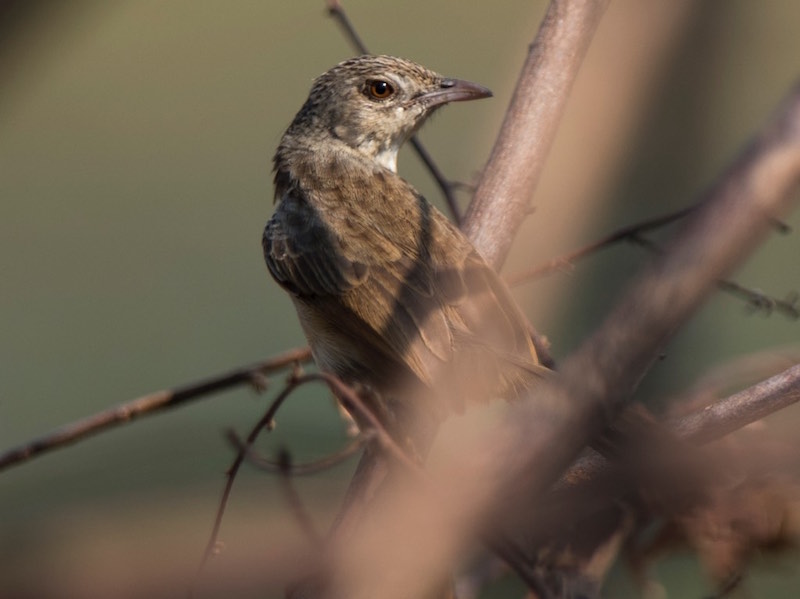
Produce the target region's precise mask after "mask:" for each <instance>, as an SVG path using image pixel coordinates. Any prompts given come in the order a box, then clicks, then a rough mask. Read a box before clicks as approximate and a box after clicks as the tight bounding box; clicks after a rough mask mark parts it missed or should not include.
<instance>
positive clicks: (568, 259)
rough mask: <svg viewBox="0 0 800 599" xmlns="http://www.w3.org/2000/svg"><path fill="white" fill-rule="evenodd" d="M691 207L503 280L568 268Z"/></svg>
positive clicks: (512, 283)
mask: <svg viewBox="0 0 800 599" xmlns="http://www.w3.org/2000/svg"><path fill="white" fill-rule="evenodd" d="M692 208H693V206H690V207H689V208H684V209H683V210H678V211H677V212H672V213H670V214H665V215H664V216H657V217H655V218H651V219H648V220H645V221H642V222H638V223H635V224H633V225H628V226H627V227H622V228H621V229H617V230H616V231H614V232H612V233H610V234H608V235H605V236H604V237H601V238H600V239H598V240H597V241H594V242H592V243H589V244H587V245H585V246H583V247H580V248H578V249H576V250H573V251H571V252H568V253H566V254H562V255H561V256H558V257H557V258H553V259H551V260H548V261H547V262H545V263H543V264H540V265H538V266H535V267H533V268H530V269H526V270H521V271H519V272H515V273H512V274H510V275H507V276H506V277H505V281H506V283H508V285H510V286H512V287H513V286H515V285H520V284H522V283H527V282H529V281H531V280H532V279H535V278H537V277H541V276H544V275H549V274H550V273H553V272H557V271H563V270H565V269H570V268H572V266H573V264H574V263H575V262H576V261H578V260H580V259H581V258H586V257H587V256H591V255H592V254H595V253H597V252H598V251H599V250H601V249H604V248H607V247H609V246H611V245H614V244H616V243H619V242H620V241H626V240H630V239H631V238H632V237H634V236H639V235H641V234H642V233H645V232H647V231H652V230H653V229H657V228H659V227H663V226H665V225H668V224H670V223H673V222H675V221H676V220H679V219H681V218H683V217H684V216H686V215H687V214H689V212H690V211H691V210H692Z"/></svg>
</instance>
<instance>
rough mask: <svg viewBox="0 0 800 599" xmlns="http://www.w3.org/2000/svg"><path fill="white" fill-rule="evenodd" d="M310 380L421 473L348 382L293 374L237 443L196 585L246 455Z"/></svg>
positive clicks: (385, 447)
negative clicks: (344, 404) (342, 402)
mask: <svg viewBox="0 0 800 599" xmlns="http://www.w3.org/2000/svg"><path fill="white" fill-rule="evenodd" d="M311 382H322V383H324V384H325V385H327V386H328V388H329V389H330V390H331V391H332V392H333V393H334V394H335V395H336V396H337V397H339V398H343V399H345V400H346V401H347V402H348V403H349V404H350V406H351V407H352V408H354V409H355V411H356V412H358V414H359V416H361V418H362V419H363V421H365V422H367V423H368V424H369V426H370V427H371V429H370V432H371V433H372V434H374V435H375V437H376V440H377V441H378V443H379V444H380V446H381V448H382V449H383V450H384V451H385V452H386V453H387V454H389V455H390V456H392V458H394V459H395V460H397V461H398V462H399V463H401V464H403V465H404V466H405V467H406V469H407V470H408V471H409V472H412V473H414V474H417V475H421V470H420V467H419V465H418V464H417V463H416V462H414V461H413V460H412V459H411V458H409V457H408V456H407V455H406V454H405V452H404V451H403V450H402V449H401V448H400V447H399V446H398V445H397V444H396V443H395V442H394V440H393V439H392V438H391V436H390V435H389V433H388V432H386V429H385V428H383V425H382V424H381V423H380V422H379V421H378V419H377V417H376V416H375V415H374V414H373V413H372V411H371V410H370V409H369V408H368V407H367V406H366V405H365V404H364V402H363V401H361V398H360V397H359V396H358V394H357V393H356V392H355V391H353V389H351V388H350V387H349V386H348V385H346V384H344V383H343V382H342V381H341V380H339V378H337V377H336V376H334V375H331V374H327V373H309V374H300V375H298V374H293V375H292V376H290V377H289V380H288V381H287V383H286V386H285V387H284V388H283V390H282V391H281V392H280V393H279V394H278V396H277V397H276V398H275V399H274V400H273V402H272V403H271V404H270V406H269V408H268V409H267V411H266V413H265V414H264V416H262V417H261V419H260V420H259V421H258V423H256V425H255V426H254V427H253V428H252V429H251V431H250V433H249V434H248V435H247V437H246V438H245V440H244V442H243V443H241V442H238V439H237V443H236V445H237V446H238V448H239V449H238V451H237V454H236V458H235V459H234V461H233V463H232V464H231V466H230V468H228V470H227V472H226V481H225V487H224V488H223V491H222V497H221V498H220V502H219V505H218V507H217V513H216V515H215V517H214V524H213V526H212V529H211V534H210V535H209V539H208V543H207V544H206V549H205V551H204V552H203V557H202V559H201V561H200V565H199V566H198V569H197V574H196V575H195V584H196V582H197V580H199V578H200V575H201V574H202V572H203V570H204V569H205V566H206V564H207V563H208V560H209V559H210V558H211V556H213V555H214V554H215V553H216V548H217V540H218V538H219V531H220V528H221V526H222V518H223V516H224V514H225V509H226V506H227V504H228V499H229V498H230V494H231V490H232V489H233V483H234V480H235V478H236V475H237V474H238V472H239V469H240V468H241V466H242V463H244V461H245V458H246V457H247V456H248V453H249V452H250V451H251V447H252V446H253V443H255V440H256V438H257V437H258V435H259V434H260V433H261V431H262V430H264V429H267V430H272V429H273V428H274V419H275V415H276V414H277V412H278V410H279V409H280V408H281V406H282V405H283V403H284V401H286V399H287V398H288V397H289V396H290V395H291V394H292V393H293V392H294V391H295V390H296V389H297V388H298V387H300V386H302V385H305V384H308V383H311ZM228 438H229V439H231V440H233V439H234V438H235V437H232V436H231V435H228Z"/></svg>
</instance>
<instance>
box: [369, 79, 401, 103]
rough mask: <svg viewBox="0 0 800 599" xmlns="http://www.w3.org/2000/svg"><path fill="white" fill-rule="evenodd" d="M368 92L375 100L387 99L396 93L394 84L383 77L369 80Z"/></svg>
mask: <svg viewBox="0 0 800 599" xmlns="http://www.w3.org/2000/svg"><path fill="white" fill-rule="evenodd" d="M367 93H368V94H369V96H370V97H371V98H374V99H375V100H385V99H386V98H388V97H389V96H391V95H392V94H393V93H394V86H393V85H392V84H391V83H389V82H388V81H384V80H383V79H373V80H372V81H369V82H367Z"/></svg>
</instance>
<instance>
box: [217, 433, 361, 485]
mask: <svg viewBox="0 0 800 599" xmlns="http://www.w3.org/2000/svg"><path fill="white" fill-rule="evenodd" d="M372 436H373V435H370V434H369V433H366V434H361V435H359V436H358V437H356V438H355V439H353V440H352V441H350V443H348V444H347V445H345V446H344V447H342V449H340V450H339V451H337V452H335V453H332V454H330V455H326V456H325V457H323V458H320V459H319V460H314V461H313V462H305V463H300V464H295V463H291V464H288V465H287V464H284V463H283V462H281V461H275V460H270V459H268V458H266V457H264V456H263V455H259V454H258V453H257V452H256V451H254V450H253V448H252V447H247V445H246V444H245V443H244V441H242V440H241V439H239V437H237V436H236V435H234V434H232V433H231V434H229V435H228V440H229V441H230V442H231V443H232V444H233V446H234V448H235V449H236V451H242V450H244V451H245V452H246V457H247V461H248V462H249V463H250V464H252V465H253V466H255V467H256V468H258V469H259V470H263V471H264V472H269V473H270V474H288V475H290V476H308V475H311V474H319V473H320V472H324V471H325V470H329V469H331V468H333V467H334V466H338V465H339V464H341V463H342V462H345V461H346V460H348V459H350V458H351V457H353V456H354V455H355V454H357V453H358V452H359V451H361V450H362V449H364V446H365V445H366V444H367V443H368V442H369V441H370V439H371V437H372Z"/></svg>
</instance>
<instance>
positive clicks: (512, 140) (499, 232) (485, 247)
mask: <svg viewBox="0 0 800 599" xmlns="http://www.w3.org/2000/svg"><path fill="white" fill-rule="evenodd" d="M607 5H608V0H554V1H553V2H551V3H550V7H549V8H548V10H547V14H546V15H545V18H544V22H543V23H542V25H541V27H540V29H539V33H538V35H537V37H536V40H535V41H534V42H533V45H532V46H531V48H530V52H529V53H528V59H527V61H526V63H525V66H524V67H523V69H522V74H521V75H520V78H519V81H518V82H517V87H516V89H515V90H514V96H513V98H512V99H511V105H510V106H509V108H508V111H507V112H506V117H505V120H504V121H503V126H502V129H501V130H500V135H499V137H498V138H497V141H496V142H495V145H494V148H493V150H492V153H491V156H490V157H489V162H488V163H487V165H486V168H485V170H484V172H483V176H482V177H481V180H480V182H479V184H478V189H477V190H476V192H475V197H474V198H473V200H472V203H471V204H470V206H469V209H468V210H467V215H466V218H465V222H464V227H463V228H464V231H465V232H466V233H467V236H468V237H469V238H470V239H471V240H472V242H473V243H474V244H475V247H476V248H478V251H479V252H481V254H483V256H484V258H486V260H487V261H488V262H489V264H491V265H492V266H493V267H494V268H495V269H496V270H500V267H501V266H502V264H503V262H504V261H505V259H506V256H507V254H508V251H509V249H510V247H511V243H512V241H513V239H514V235H515V233H516V231H517V229H518V228H519V226H520V224H521V223H522V221H523V220H524V218H525V216H526V214H527V212H528V206H529V204H530V200H531V198H532V197H533V192H534V191H535V189H536V186H537V184H538V182H539V176H540V174H541V172H542V168H543V166H544V163H545V159H546V158H547V155H548V153H549V152H550V147H551V146H552V143H553V139H554V138H555V134H556V130H557V128H558V125H559V122H560V121H561V115H562V114H563V112H564V107H565V106H566V103H567V98H568V97H569V91H570V89H571V88H572V83H573V81H574V80H575V77H576V76H577V74H578V70H579V69H580V66H581V63H582V62H583V57H584V56H585V55H586V51H587V49H588V48H589V43H590V42H591V40H592V37H593V35H594V31H595V28H596V27H597V23H598V22H599V21H600V17H601V16H602V14H603V12H604V11H605V9H606V6H607Z"/></svg>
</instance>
